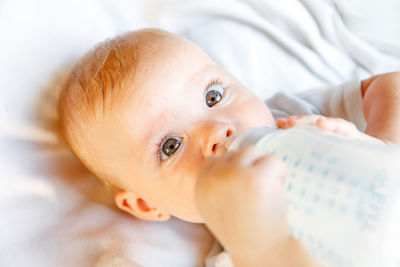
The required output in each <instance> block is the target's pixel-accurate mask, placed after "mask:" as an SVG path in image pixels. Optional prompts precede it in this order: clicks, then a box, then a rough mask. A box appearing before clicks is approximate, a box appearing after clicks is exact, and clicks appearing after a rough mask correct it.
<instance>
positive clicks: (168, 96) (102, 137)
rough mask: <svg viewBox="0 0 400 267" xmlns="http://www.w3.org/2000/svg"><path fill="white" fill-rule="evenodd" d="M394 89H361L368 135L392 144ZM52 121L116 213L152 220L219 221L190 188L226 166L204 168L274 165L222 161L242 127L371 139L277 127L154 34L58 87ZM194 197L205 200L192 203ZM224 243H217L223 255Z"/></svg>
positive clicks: (122, 39) (187, 53)
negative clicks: (109, 194) (106, 191)
mask: <svg viewBox="0 0 400 267" xmlns="http://www.w3.org/2000/svg"><path fill="white" fill-rule="evenodd" d="M373 84H375V85H376V86H372V85H373ZM399 84H400V75H399V74H398V73H391V74H385V75H380V76H375V77H372V78H371V79H369V80H366V81H363V83H362V91H361V90H360V92H359V94H360V99H361V98H362V97H363V98H364V103H363V111H364V115H365V119H366V120H367V128H366V133H367V134H369V135H372V136H374V137H377V138H382V139H385V140H388V141H391V142H395V143H396V142H400V135H399V134H397V133H400V129H399V126H400V125H399V124H398V123H397V124H396V123H393V122H394V119H395V118H400V108H399V107H398V106H399V103H400V100H399V99H400V96H399V92H400V91H399V90H398V91H396V90H392V89H393V88H395V87H399ZM371 88H372V89H371ZM375 88H380V91H379V93H378V90H377V89H375ZM382 88H383V89H382ZM59 115H60V122H61V126H62V131H63V134H64V136H65V139H66V141H67V143H68V144H69V146H70V147H71V149H72V150H73V152H74V153H75V154H76V156H77V157H78V158H79V159H80V160H81V161H82V162H83V163H84V164H85V166H87V167H88V168H89V169H90V170H91V171H92V172H93V173H94V174H95V175H96V176H97V177H99V178H100V179H101V180H102V181H103V182H104V183H105V184H106V185H107V186H108V187H109V188H110V189H111V190H112V191H113V192H115V203H116V205H117V206H118V207H119V208H120V209H122V210H124V211H126V212H128V213H130V214H132V215H134V216H135V217H137V218H140V219H144V220H155V221H165V220H168V219H169V218H170V216H175V217H178V218H180V219H182V220H185V221H189V222H195V223H202V222H206V223H208V222H207V221H205V220H204V218H207V220H208V219H209V220H210V222H211V221H212V222H211V224H213V223H214V225H215V224H218V223H222V222H218V221H221V220H217V219H215V220H213V218H212V216H214V218H216V217H217V216H218V212H217V209H214V213H213V211H212V210H213V209H210V210H211V211H210V213H209V214H208V215H207V214H206V216H205V213H207V211H205V210H206V209H205V208H204V205H205V204H204V203H206V200H207V199H211V198H210V196H207V195H206V194H208V193H209V192H210V191H208V192H207V190H205V189H204V188H206V187H207V186H210V185H209V184H208V185H201V187H202V189H200V190H197V189H196V182H197V180H198V178H199V177H200V178H201V177H208V176H210V177H211V176H212V177H214V178H218V177H219V176H220V177H226V176H227V174H226V171H227V168H226V164H225V165H224V163H221V164H220V166H215V164H216V163H214V165H213V167H212V168H210V163H208V164H204V163H205V161H206V160H207V159H210V158H214V157H213V156H220V157H219V158H222V159H223V158H224V157H225V158H226V157H228V156H229V157H231V158H233V159H234V158H236V159H240V160H243V159H244V158H246V157H250V158H252V159H254V162H258V163H259V165H261V166H263V164H264V165H265V166H264V167H265V169H268V168H267V167H268V166H269V167H271V166H270V165H271V164H272V165H274V164H280V163H279V161H278V160H276V159H275V160H272V161H271V160H270V159H271V158H270V157H261V156H260V155H259V154H257V152H254V151H253V152H251V151H250V150H251V149H250V150H248V149H245V150H243V151H238V152H235V153H226V152H227V149H228V147H229V145H230V144H231V142H232V141H233V140H234V139H235V138H236V137H237V136H238V135H239V134H241V133H242V132H243V131H245V130H247V129H249V128H253V127H258V126H273V125H276V124H277V126H278V127H280V128H290V127H294V126H298V125H317V126H318V127H320V128H323V129H326V130H330V131H333V132H337V133H339V134H342V135H346V136H349V137H354V138H363V139H369V138H370V137H369V136H368V135H366V134H364V133H362V132H359V131H358V130H357V128H356V127H355V126H354V125H353V124H351V123H349V122H347V121H345V120H342V119H334V118H326V117H323V116H318V115H310V116H297V117H288V118H283V119H280V120H278V121H277V123H276V122H275V119H274V117H273V115H272V113H271V111H270V109H269V108H268V107H267V105H265V103H264V102H262V101H261V100H260V99H259V98H257V97H256V96H255V95H254V94H253V93H251V92H250V91H249V90H248V89H246V88H245V87H244V86H243V85H242V84H241V83H240V82H239V81H238V80H237V79H235V77H233V76H232V75H231V74H229V73H228V72H227V71H225V70H223V69H222V68H221V67H219V66H218V65H217V64H216V63H214V62H213V61H212V60H211V59H210V58H209V57H208V56H207V55H206V54H205V53H204V52H203V51H202V50H201V49H200V48H198V47H197V46H195V45H194V44H193V43H191V42H189V41H187V40H185V39H182V38H180V37H178V36H176V35H174V34H171V33H168V32H165V31H161V30H157V29H144V30H141V31H136V32H132V33H127V34H125V35H122V36H119V37H116V38H115V39H112V40H109V41H105V42H103V43H101V44H99V45H98V46H97V47H96V48H94V49H93V50H92V51H90V52H89V53H87V54H86V55H85V56H84V57H83V58H82V59H81V60H80V61H79V62H78V63H77V64H76V65H75V66H74V68H73V69H72V72H71V73H70V75H69V78H68V80H67V82H66V83H65V85H64V87H63V90H62V93H61V95H60V100H59ZM397 122H398V120H397ZM394 133H395V134H394ZM249 151H250V152H249ZM232 155H233V156H232ZM257 158H258V159H257ZM263 158H264V160H263ZM265 159H268V160H265ZM263 161H264V162H263ZM215 162H218V161H215ZM218 170H223V171H225V174H224V173H222V172H219V171H218ZM199 173H200V175H199ZM229 173H230V174H232V175H233V176H235V175H237V173H236V174H234V173H232V172H229ZM246 175H250V176H252V175H255V174H249V173H247V174H246ZM271 175H273V174H270V176H271ZM275 176H279V177H280V176H282V175H281V174H279V175H275ZM200 178H199V179H200ZM196 190H197V191H196ZM196 192H197V193H196ZM244 192H245V193H246V190H245V189H244ZM195 193H196V194H197V197H195V195H196V194H195ZM220 193H223V192H219V193H218V194H220ZM199 194H200V195H199ZM201 194H204V195H201ZM210 194H211V193H210ZM213 194H215V193H213ZM214 197H216V195H214ZM196 198H197V201H198V202H199V201H200V202H201V201H202V200H199V199H205V201H204V202H203V203H200V204H199V203H197V204H196ZM214 199H215V198H214ZM198 205H200V207H202V208H201V209H200V210H201V213H200V212H199V208H198ZM231 208H233V207H231ZM217 228H218V227H214V228H213V227H211V229H217ZM216 231H218V230H216ZM215 234H216V235H217V237H218V236H219V235H218V233H215ZM229 242H231V241H226V240H225V241H224V242H223V245H226V246H227V247H229Z"/></svg>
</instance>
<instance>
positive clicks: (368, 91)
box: [362, 72, 400, 144]
mask: <svg viewBox="0 0 400 267" xmlns="http://www.w3.org/2000/svg"><path fill="white" fill-rule="evenodd" d="M362 95H363V99H364V104H363V111H364V116H365V119H366V121H367V128H366V130H365V132H366V133H367V134H369V135H371V136H374V137H376V138H379V139H381V140H385V141H389V142H392V143H394V144H400V72H392V73H386V74H382V75H377V76H374V77H372V78H370V79H368V80H365V81H363V82H362Z"/></svg>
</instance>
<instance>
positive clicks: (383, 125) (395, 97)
mask: <svg viewBox="0 0 400 267" xmlns="http://www.w3.org/2000/svg"><path fill="white" fill-rule="evenodd" d="M362 95H363V112H364V117H365V119H366V121H367V128H366V130H365V133H363V132H360V131H358V129H357V127H356V126H355V125H354V124H353V123H351V122H349V121H346V120H344V119H341V118H328V117H324V116H321V115H302V116H289V117H287V118H283V119H279V120H278V121H277V126H278V127H279V128H282V129H287V128H292V127H296V126H301V125H314V126H317V127H319V128H320V129H323V130H327V131H329V132H333V133H336V134H339V135H342V136H347V137H350V138H356V139H361V140H365V141H371V142H377V141H378V140H377V139H380V140H383V141H389V142H391V143H395V144H400V72H394V73H386V74H382V75H378V76H374V77H372V78H370V79H368V80H364V81H362Z"/></svg>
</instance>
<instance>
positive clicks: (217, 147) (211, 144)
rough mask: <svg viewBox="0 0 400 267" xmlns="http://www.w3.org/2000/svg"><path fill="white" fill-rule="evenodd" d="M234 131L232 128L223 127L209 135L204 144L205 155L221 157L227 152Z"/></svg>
mask: <svg viewBox="0 0 400 267" xmlns="http://www.w3.org/2000/svg"><path fill="white" fill-rule="evenodd" d="M233 134H234V131H233V129H232V127H229V126H224V127H221V128H219V129H215V130H214V131H213V132H212V133H210V136H209V139H208V142H207V144H206V149H205V150H206V151H205V152H206V153H205V154H206V155H207V156H208V155H222V154H224V153H226V152H227V151H228V148H229V146H230V144H231V143H232V136H233Z"/></svg>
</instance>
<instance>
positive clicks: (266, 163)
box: [252, 154, 287, 182]
mask: <svg viewBox="0 0 400 267" xmlns="http://www.w3.org/2000/svg"><path fill="white" fill-rule="evenodd" d="M252 166H253V167H255V170H256V171H260V170H261V171H262V172H263V173H265V174H267V175H268V176H273V177H278V178H280V180H281V182H284V181H285V178H286V173H287V167H286V165H285V164H284V163H283V161H282V160H281V159H280V158H279V157H278V156H275V155H273V154H267V155H264V156H262V157H259V158H258V159H256V160H255V161H253V163H252Z"/></svg>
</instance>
